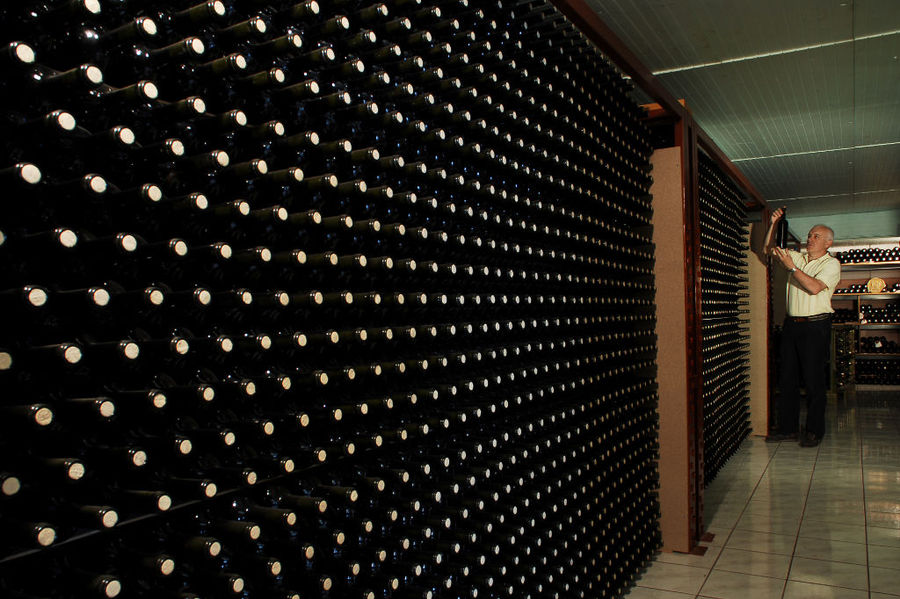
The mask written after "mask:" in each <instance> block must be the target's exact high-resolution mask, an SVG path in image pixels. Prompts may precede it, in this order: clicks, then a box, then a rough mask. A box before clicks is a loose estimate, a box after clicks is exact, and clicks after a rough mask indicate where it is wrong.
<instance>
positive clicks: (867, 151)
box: [587, 0, 900, 239]
mask: <svg viewBox="0 0 900 599" xmlns="http://www.w3.org/2000/svg"><path fill="white" fill-rule="evenodd" d="M587 4H588V5H589V6H590V7H591V8H592V9H593V10H594V11H595V12H596V13H597V14H598V16H599V17H600V19H601V20H603V21H604V22H605V23H606V25H607V26H609V27H610V29H612V30H613V31H614V32H615V33H616V34H617V35H618V36H619V37H620V38H621V39H622V41H624V43H625V45H626V46H628V48H629V49H630V50H631V51H632V52H634V53H635V54H636V55H637V57H638V58H639V59H640V60H641V62H643V64H644V65H645V66H646V67H647V68H648V69H649V70H650V71H651V72H652V73H653V74H654V75H656V76H657V78H658V79H659V80H660V82H661V83H662V84H663V86H665V87H666V88H667V89H668V90H669V92H670V93H671V94H672V95H674V96H675V97H676V98H684V99H685V100H686V102H687V106H688V107H689V108H690V109H691V111H692V112H693V115H694V118H695V120H696V121H697V122H698V123H699V124H700V126H701V127H702V128H703V129H704V130H705V131H706V132H707V133H708V134H709V136H710V137H711V138H712V139H713V141H715V142H716V144H717V145H718V146H719V147H720V148H721V149H722V151H723V152H724V153H725V154H726V155H727V156H728V157H729V158H730V159H731V160H732V161H733V162H734V163H735V164H736V165H737V166H738V167H739V168H740V169H741V171H742V172H743V173H744V174H745V175H746V176H747V178H748V179H749V180H750V181H751V182H752V183H753V185H754V186H755V187H756V188H757V190H759V192H760V193H761V194H762V196H763V197H764V198H765V199H766V200H767V201H768V202H769V203H770V205H771V206H786V207H787V210H788V215H789V217H790V220H791V222H792V227H791V228H792V230H793V231H794V233H795V234H796V233H798V232H800V233H802V235H803V238H805V236H806V235H805V233H806V229H805V228H801V227H800V226H799V224H800V223H805V222H806V221H809V222H817V221H821V222H825V223H827V224H830V225H832V227H833V228H835V231H836V233H837V235H836V236H837V237H838V238H839V239H848V238H859V237H888V236H898V235H900V0H587ZM793 223H798V226H797V227H795V226H793ZM807 228H808V227H807ZM798 229H799V231H798Z"/></svg>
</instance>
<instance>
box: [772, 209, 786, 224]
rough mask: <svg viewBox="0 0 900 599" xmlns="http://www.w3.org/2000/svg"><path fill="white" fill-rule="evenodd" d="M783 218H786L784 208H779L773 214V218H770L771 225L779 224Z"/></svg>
mask: <svg viewBox="0 0 900 599" xmlns="http://www.w3.org/2000/svg"><path fill="white" fill-rule="evenodd" d="M782 216H784V207H781V208H778V209H777V210H775V212H773V213H772V216H770V217H769V223H770V225H774V224H775V223H777V222H778V221H779V220H781V217H782Z"/></svg>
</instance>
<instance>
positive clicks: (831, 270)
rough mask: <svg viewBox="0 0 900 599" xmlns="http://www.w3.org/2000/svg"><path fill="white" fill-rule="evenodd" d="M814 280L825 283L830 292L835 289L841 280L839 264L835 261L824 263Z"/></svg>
mask: <svg viewBox="0 0 900 599" xmlns="http://www.w3.org/2000/svg"><path fill="white" fill-rule="evenodd" d="M816 278H817V279H819V280H820V281H822V282H823V283H825V285H826V286H827V287H828V289H830V290H831V291H834V289H835V288H836V287H837V284H838V283H839V282H840V280H841V263H840V262H839V261H838V260H837V259H831V260H829V261H828V262H826V263H825V266H823V267H822V270H820V271H819V273H818V274H817V275H816Z"/></svg>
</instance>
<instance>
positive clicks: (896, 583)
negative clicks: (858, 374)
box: [626, 393, 900, 599]
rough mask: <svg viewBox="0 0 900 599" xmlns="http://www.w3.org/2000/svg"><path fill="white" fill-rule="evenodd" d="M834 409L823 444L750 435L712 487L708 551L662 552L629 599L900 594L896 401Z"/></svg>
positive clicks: (878, 398) (836, 598) (887, 397)
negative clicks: (803, 444) (806, 445)
mask: <svg viewBox="0 0 900 599" xmlns="http://www.w3.org/2000/svg"><path fill="white" fill-rule="evenodd" d="M828 412H829V413H828V421H829V430H828V434H827V435H826V436H825V439H824V440H823V441H822V443H821V444H820V445H819V447H816V448H803V447H800V446H798V445H797V444H796V443H779V444H769V443H765V441H764V440H763V439H762V438H760V437H752V438H750V439H748V440H747V441H746V442H745V443H744V446H743V447H742V449H741V450H740V451H739V452H738V453H737V454H736V455H735V456H734V457H732V458H731V460H729V462H728V463H727V464H726V466H725V467H724V468H723V469H722V471H721V472H720V473H719V475H718V477H717V478H716V479H715V480H714V481H713V482H712V484H710V486H709V487H708V488H707V489H706V493H705V495H704V501H705V508H704V515H705V520H706V524H707V530H708V531H709V532H711V533H713V534H714V535H715V537H714V538H713V540H712V541H711V542H710V543H703V545H707V546H708V549H707V551H706V554H705V555H703V556H695V555H686V554H677V553H659V554H658V555H657V557H656V560H655V561H654V562H653V563H652V565H651V566H650V567H649V568H648V569H647V571H646V572H645V573H644V574H643V575H642V576H641V578H640V579H639V580H638V582H637V586H636V587H634V588H633V589H632V590H631V592H630V593H629V594H627V595H626V597H627V599H689V598H699V599H704V598H717V599H748V598H751V599H857V598H858V599H890V598H894V599H896V598H897V597H900V393H867V394H862V393H861V394H859V396H858V397H857V398H856V399H847V400H831V401H830V402H829V408H828Z"/></svg>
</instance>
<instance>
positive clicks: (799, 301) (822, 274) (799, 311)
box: [787, 250, 841, 316]
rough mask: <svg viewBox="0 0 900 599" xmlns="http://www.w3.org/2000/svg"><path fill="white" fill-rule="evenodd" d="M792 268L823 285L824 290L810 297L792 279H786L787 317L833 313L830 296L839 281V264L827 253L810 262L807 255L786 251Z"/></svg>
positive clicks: (809, 294)
mask: <svg viewBox="0 0 900 599" xmlns="http://www.w3.org/2000/svg"><path fill="white" fill-rule="evenodd" d="M788 254H789V255H790V256H791V260H792V261H793V262H794V266H796V267H797V269H798V270H801V271H803V272H804V273H805V274H808V275H809V276H811V277H812V278H814V279H818V280H820V281H822V282H823V283H825V289H823V290H822V291H820V292H819V293H817V294H816V295H812V294H811V293H809V292H808V291H807V290H806V289H804V288H803V287H802V286H800V284H799V283H797V281H796V280H794V277H789V278H788V283H787V313H788V315H789V316H816V315H817V314H830V313H833V312H834V308H832V307H831V296H832V295H833V294H834V290H835V288H837V284H838V283H839V282H840V280H841V263H840V262H839V261H838V259H837V258H835V257H833V256H832V255H831V254H829V253H828V252H825V255H824V256H819V257H818V258H816V259H815V260H810V259H809V256H808V255H807V254H801V253H800V252H795V251H794V250H788Z"/></svg>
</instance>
